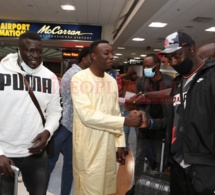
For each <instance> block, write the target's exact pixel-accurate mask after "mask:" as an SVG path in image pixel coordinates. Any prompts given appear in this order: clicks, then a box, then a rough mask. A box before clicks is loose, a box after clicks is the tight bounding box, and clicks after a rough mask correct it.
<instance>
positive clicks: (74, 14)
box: [0, 0, 215, 62]
mask: <svg viewBox="0 0 215 195" xmlns="http://www.w3.org/2000/svg"><path fill="white" fill-rule="evenodd" d="M0 2H1V6H0V19H1V20H15V21H29V22H53V23H70V24H91V25H100V26H102V27H103V29H109V31H107V32H105V33H106V35H105V36H106V37H110V39H111V40H109V41H110V42H111V43H113V47H114V49H115V52H117V53H119V52H120V53H123V55H122V56H121V57H120V62H122V59H123V60H125V59H127V58H132V57H139V56H140V55H141V54H147V53H151V52H154V51H153V49H155V48H160V49H162V48H163V41H164V38H165V37H166V36H167V35H168V34H170V33H172V32H174V31H177V30H182V31H184V32H187V33H188V34H190V35H191V36H192V37H193V38H194V39H195V40H196V43H197V46H200V45H203V44H205V43H209V42H215V33H212V32H206V31H205V29H207V28H209V27H212V26H214V27H215V0H145V1H144V0H0ZM68 3H69V4H72V5H74V6H75V7H76V10H75V11H63V10H61V7H60V5H61V4H68ZM133 3H136V6H135V7H134V9H133V12H131V14H130V15H129V16H128V15H127V16H128V18H127V20H126V21H125V24H124V25H123V26H122V29H121V30H119V33H118V35H117V36H116V37H115V39H113V36H114V33H112V32H116V30H117V29H118V27H119V26H120V24H121V22H122V21H123V20H124V19H125V17H123V16H125V14H126V13H127V12H128V11H129V9H130V7H131V6H132V4H133ZM197 17H204V18H211V20H210V21H207V22H202V20H200V22H195V21H193V20H194V19H195V18H197ZM151 22H165V23H168V25H167V26H166V27H164V28H150V27H148V25H149V24H150V23H151ZM107 33H109V35H107ZM103 36H104V35H103ZM133 37H142V38H144V39H145V41H143V42H133V41H131V39H132V38H133ZM16 44H17V40H12V41H11V40H8V39H5V38H0V46H1V49H0V56H2V55H5V54H6V53H10V52H12V51H14V49H15V47H14V46H15V45H16ZM65 45H66V46H67V47H71V46H72V45H73V43H72V42H69V41H46V42H44V46H45V51H46V52H45V56H46V57H48V58H49V57H50V58H53V57H56V58H60V57H61V52H60V49H61V48H63V47H65ZM8 46H9V47H8ZM118 46H120V47H125V48H126V49H125V50H118V49H117V47H118ZM53 47H55V49H53ZM146 48H149V49H146ZM131 53H135V54H133V55H132V54H131Z"/></svg>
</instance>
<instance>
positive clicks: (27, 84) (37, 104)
mask: <svg viewBox="0 0 215 195" xmlns="http://www.w3.org/2000/svg"><path fill="white" fill-rule="evenodd" d="M18 74H19V78H20V79H22V80H23V81H24V84H25V86H26V89H27V90H28V93H29V95H30V97H31V99H32V101H33V103H34V105H35V106H36V108H37V110H38V112H39V113H40V116H41V119H42V122H43V126H45V123H46V119H45V117H44V115H43V112H42V110H41V108H40V105H39V103H38V101H37V98H36V97H35V95H34V93H33V91H32V89H31V87H30V85H29V83H28V81H27V80H26V79H25V77H23V75H22V74H21V73H18Z"/></svg>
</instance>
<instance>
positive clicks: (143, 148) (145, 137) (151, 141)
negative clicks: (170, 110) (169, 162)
mask: <svg viewBox="0 0 215 195" xmlns="http://www.w3.org/2000/svg"><path fill="white" fill-rule="evenodd" d="M160 64H161V60H160V59H159V58H158V57H157V55H156V54H154V53H152V54H148V55H147V56H146V57H145V58H144V64H143V68H144V70H143V71H144V76H143V77H141V78H139V79H138V81H137V91H136V93H137V94H138V93H140V92H141V93H142V94H144V93H147V92H153V91H160V90H163V89H168V88H171V87H172V81H173V78H172V77H171V76H169V75H166V74H163V73H161V72H160ZM137 109H138V110H142V111H144V112H146V113H148V114H147V115H148V116H149V118H150V123H149V127H148V128H138V130H137V141H136V158H135V170H134V185H133V186H132V188H131V189H130V190H129V191H127V192H126V195H134V193H135V183H136V182H137V179H138V178H139V177H140V176H141V175H142V174H143V172H144V170H146V167H144V166H145V164H144V162H145V157H146V158H147V160H148V162H149V167H148V168H149V171H150V170H153V171H157V170H158V168H159V163H160V158H161V156H160V154H161V145H162V139H163V138H165V132H166V120H167V109H166V103H165V102H164V103H162V102H161V103H156V102H155V103H153V104H139V105H137Z"/></svg>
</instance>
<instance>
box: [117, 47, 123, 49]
mask: <svg viewBox="0 0 215 195" xmlns="http://www.w3.org/2000/svg"><path fill="white" fill-rule="evenodd" d="M117 49H125V47H117Z"/></svg>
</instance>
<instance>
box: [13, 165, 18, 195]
mask: <svg viewBox="0 0 215 195" xmlns="http://www.w3.org/2000/svg"><path fill="white" fill-rule="evenodd" d="M11 168H12V170H13V172H14V195H17V194H18V177H19V168H18V167H16V166H13V165H11Z"/></svg>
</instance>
